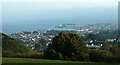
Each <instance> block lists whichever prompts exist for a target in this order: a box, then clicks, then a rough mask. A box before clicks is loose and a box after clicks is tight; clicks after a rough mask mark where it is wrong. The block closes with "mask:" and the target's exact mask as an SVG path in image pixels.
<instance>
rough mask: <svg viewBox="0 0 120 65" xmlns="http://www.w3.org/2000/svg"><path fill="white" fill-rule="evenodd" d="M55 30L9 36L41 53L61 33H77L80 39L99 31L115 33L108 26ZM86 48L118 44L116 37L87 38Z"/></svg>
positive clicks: (69, 26)
mask: <svg viewBox="0 0 120 65" xmlns="http://www.w3.org/2000/svg"><path fill="white" fill-rule="evenodd" d="M56 28H57V29H53V30H46V31H33V32H30V31H23V32H16V33H13V34H10V35H9V36H10V37H11V38H14V39H16V40H18V41H20V42H21V43H22V44H25V45H26V46H28V47H30V48H31V49H33V50H35V51H38V52H41V51H44V50H45V49H46V48H47V46H48V45H49V44H51V43H52V39H53V38H54V37H55V36H56V35H57V34H58V33H60V32H61V31H66V32H67V33H70V32H72V33H77V34H79V36H80V37H82V38H86V37H92V36H94V35H92V36H89V34H99V33H100V32H101V31H108V30H109V31H115V30H117V26H114V25H110V24H90V25H85V24H82V25H78V24H77V25H75V24H66V25H65V24H63V25H59V26H57V27H56ZM63 28H64V29H63ZM113 33H114V32H113ZM108 37H109V36H108ZM85 42H86V43H87V47H89V48H92V49H93V48H100V47H101V46H103V44H105V43H113V42H118V39H117V35H115V36H111V37H109V38H105V39H104V40H99V39H95V38H94V40H93V39H92V38H87V40H85Z"/></svg>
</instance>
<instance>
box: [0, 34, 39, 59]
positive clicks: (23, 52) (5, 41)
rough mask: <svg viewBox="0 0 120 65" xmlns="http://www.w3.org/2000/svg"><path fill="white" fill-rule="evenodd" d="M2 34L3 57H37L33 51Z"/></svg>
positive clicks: (36, 53)
mask: <svg viewBox="0 0 120 65" xmlns="http://www.w3.org/2000/svg"><path fill="white" fill-rule="evenodd" d="M1 34H2V55H3V57H39V56H38V55H40V54H39V53H38V52H35V51H33V50H32V49H30V48H29V47H27V46H25V45H22V44H20V43H19V42H18V41H16V40H15V39H13V38H10V37H9V36H7V35H5V34H3V33H0V35H1Z"/></svg>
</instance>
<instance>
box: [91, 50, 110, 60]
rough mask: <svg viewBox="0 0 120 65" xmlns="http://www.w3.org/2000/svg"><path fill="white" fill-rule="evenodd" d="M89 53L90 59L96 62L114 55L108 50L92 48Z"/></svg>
mask: <svg viewBox="0 0 120 65" xmlns="http://www.w3.org/2000/svg"><path fill="white" fill-rule="evenodd" d="M89 55H90V61H94V62H105V61H108V60H109V58H111V57H112V53H111V52H109V51H106V50H91V51H90V53H89Z"/></svg>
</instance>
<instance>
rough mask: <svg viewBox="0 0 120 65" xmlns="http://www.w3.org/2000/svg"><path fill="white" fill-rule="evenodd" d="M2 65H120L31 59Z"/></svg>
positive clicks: (7, 60)
mask: <svg viewBox="0 0 120 65" xmlns="http://www.w3.org/2000/svg"><path fill="white" fill-rule="evenodd" d="M2 62H3V64H2V65H10V64H12V65H19V64H20V65H21V64H22V65H41V64H42V65H43V64H44V65H50V64H51V65H61V64H62V65H120V64H113V63H105V62H80V61H61V60H46V59H30V58H3V59H2Z"/></svg>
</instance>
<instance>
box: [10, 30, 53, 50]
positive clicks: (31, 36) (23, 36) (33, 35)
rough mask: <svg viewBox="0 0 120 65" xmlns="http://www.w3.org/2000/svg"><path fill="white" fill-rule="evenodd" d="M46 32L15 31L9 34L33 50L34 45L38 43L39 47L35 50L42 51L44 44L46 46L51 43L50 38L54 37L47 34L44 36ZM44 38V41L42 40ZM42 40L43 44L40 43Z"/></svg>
mask: <svg viewBox="0 0 120 65" xmlns="http://www.w3.org/2000/svg"><path fill="white" fill-rule="evenodd" d="M45 33H46V32H43V33H41V32H37V31H34V32H27V31H24V32H17V33H14V34H11V35H9V36H10V37H11V38H14V39H16V40H18V41H20V42H21V43H23V44H25V45H26V46H29V47H31V48H32V49H33V50H36V47H35V45H36V44H39V45H40V48H39V49H37V51H43V50H44V49H45V48H46V46H48V45H49V44H50V43H51V40H52V38H53V37H54V35H47V36H45V35H44V34H45ZM42 40H44V41H45V42H44V41H42ZM43 42H44V44H42V43H43Z"/></svg>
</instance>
